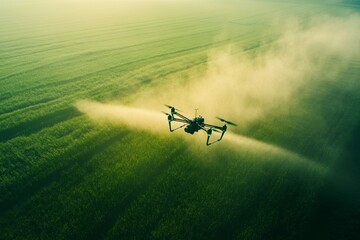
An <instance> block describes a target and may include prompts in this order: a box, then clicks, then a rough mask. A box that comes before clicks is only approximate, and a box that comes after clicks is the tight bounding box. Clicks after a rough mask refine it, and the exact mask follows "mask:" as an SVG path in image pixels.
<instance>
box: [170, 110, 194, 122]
mask: <svg viewBox="0 0 360 240" xmlns="http://www.w3.org/2000/svg"><path fill="white" fill-rule="evenodd" d="M173 114H174V115H177V116H178V117H180V118H182V119H183V120H185V121H190V119H188V118H187V117H185V116H184V115H182V114H180V113H178V112H174V113H173Z"/></svg>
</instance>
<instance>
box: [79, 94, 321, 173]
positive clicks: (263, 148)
mask: <svg viewBox="0 0 360 240" xmlns="http://www.w3.org/2000/svg"><path fill="white" fill-rule="evenodd" d="M75 106H76V108H77V109H78V110H79V111H80V112H82V113H84V114H86V115H87V116H88V117H89V118H90V119H92V120H93V121H95V122H98V123H108V124H114V125H120V126H126V127H129V128H131V129H140V130H145V131H148V132H151V133H155V134H166V133H168V132H169V130H168V125H167V119H166V116H165V115H164V114H162V113H161V112H156V111H152V110H148V109H142V108H136V107H130V106H124V105H118V104H106V103H100V102H95V101H88V100H80V101H78V102H76V103H75ZM180 132H181V133H182V131H181V130H180ZM198 134H202V132H199V133H198ZM177 136H182V137H184V138H190V139H187V140H189V141H191V140H193V141H191V142H192V143H196V144H200V146H199V147H204V148H205V147H206V146H205V137H206V135H205V134H204V139H203V141H198V140H197V139H195V140H194V136H190V135H188V134H185V133H183V134H178V135H177ZM223 141H224V142H226V144H228V145H229V144H230V146H234V148H233V149H234V151H236V149H237V148H238V147H240V149H246V151H250V152H257V153H260V154H270V155H274V156H279V157H281V159H287V160H289V161H296V162H299V163H306V164H310V165H313V167H320V166H318V165H317V164H316V163H315V162H313V161H311V160H308V159H306V158H304V157H302V156H300V155H299V154H296V153H294V152H291V151H288V150H286V149H283V148H281V147H278V146H275V145H272V144H269V143H265V142H261V141H259V140H256V139H251V138H248V137H245V136H241V135H238V134H235V133H232V132H230V131H227V132H226V134H225V136H224V139H223ZM219 144H221V143H219ZM224 144H225V143H224Z"/></svg>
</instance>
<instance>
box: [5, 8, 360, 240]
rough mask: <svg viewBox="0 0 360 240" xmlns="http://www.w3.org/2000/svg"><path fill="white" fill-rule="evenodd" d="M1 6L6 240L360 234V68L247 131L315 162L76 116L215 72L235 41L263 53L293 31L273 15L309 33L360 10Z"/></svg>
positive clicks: (355, 64) (322, 83) (252, 51)
mask: <svg viewBox="0 0 360 240" xmlns="http://www.w3.org/2000/svg"><path fill="white" fill-rule="evenodd" d="M35 3H36V4H35ZM2 4H3V6H2V7H1V8H0V9H1V10H0V12H1V13H2V14H0V16H1V21H0V30H1V33H2V34H1V35H0V49H1V54H0V82H1V83H0V85H1V87H0V229H1V230H0V238H1V239H38V238H43V239H48V238H55V239H69V238H73V239H79V238H80V239H89V238H93V239H99V238H107V239H118V238H120V239H149V238H150V239H225V238H227V239H305V238H308V239H332V238H333V239H351V237H354V239H355V238H356V237H357V236H358V234H359V232H358V230H357V229H359V228H358V227H359V223H358V221H359V214H360V207H359V206H360V205H359V203H358V201H357V199H358V197H359V196H358V190H359V186H360V184H359V175H358V174H359V171H358V170H359V163H358V161H357V159H358V157H359V151H358V149H359V148H358V145H359V144H358V143H359V139H358V138H359V134H358V133H359V124H358V123H359V119H360V113H359V111H358V106H359V104H360V98H359V96H360V95H359V94H358V93H359V90H360V85H359V83H358V81H357V80H358V79H357V78H358V77H357V76H358V75H359V71H360V70H359V69H360V67H359V63H360V61H359V58H357V59H356V60H355V61H353V62H352V63H351V65H350V66H348V67H346V68H345V70H344V71H343V72H341V74H340V75H339V79H338V81H335V82H329V81H318V82H316V84H313V85H312V87H311V88H309V89H302V92H301V93H300V94H297V95H296V98H294V99H292V100H291V101H290V102H288V103H287V104H286V105H284V106H283V107H282V108H279V109H277V110H276V111H274V112H272V113H270V114H269V115H268V116H267V117H266V118H262V119H259V120H257V121H254V122H253V123H252V124H251V126H249V128H247V129H246V131H245V132H242V134H245V135H246V136H248V137H251V138H254V139H257V140H261V141H265V142H267V143H270V144H274V145H276V146H279V147H281V148H284V149H287V150H289V151H292V152H294V153H296V154H298V155H299V156H301V157H302V158H305V159H307V160H305V161H304V162H301V161H292V160H291V159H290V157H289V156H286V155H281V154H267V153H265V152H262V151H256V150H252V149H246V148H245V147H241V146H238V147H234V146H233V145H232V144H231V143H228V142H227V143H228V144H227V143H226V142H222V143H221V144H219V145H214V146H212V147H211V148H205V146H204V147H203V146H202V145H201V147H199V145H197V144H189V141H185V140H184V138H181V137H179V136H178V135H175V136H174V135H170V134H167V135H156V134H151V133H148V132H143V131H140V130H138V131H137V130H131V129H126V128H125V127H124V126H114V125H106V124H96V123H94V122H92V121H90V120H89V119H88V118H87V117H86V116H84V115H82V114H80V113H79V112H78V111H77V110H76V108H75V107H74V103H75V102H76V101H77V100H79V99H92V100H99V101H103V102H106V101H113V100H118V99H120V100H121V101H122V102H130V101H131V100H132V99H133V96H134V95H135V94H136V93H138V92H139V91H142V90H144V89H147V88H156V87H157V86H161V85H163V84H168V83H169V82H170V81H181V80H184V79H186V78H187V77H188V76H189V74H190V73H191V72H192V71H194V72H199V71H200V72H202V71H205V69H206V64H207V62H208V53H209V51H211V50H213V49H217V48H222V47H225V46H227V45H229V44H233V45H235V46H237V47H239V48H241V49H245V50H246V51H248V52H249V54H256V53H257V52H261V51H262V49H266V48H267V46H268V44H269V43H271V42H272V41H274V39H277V38H278V37H279V35H280V34H281V27H282V21H279V22H277V21H274V19H290V18H294V17H295V18H297V19H299V20H300V22H302V23H306V22H307V20H308V19H309V18H310V17H313V16H317V15H320V14H327V15H335V16H345V15H346V14H348V13H349V12H354V11H355V12H356V11H358V8H355V7H353V6H352V5H342V4H339V5H337V4H330V5H325V4H323V3H321V4H320V3H318V4H310V3H307V4H305V3H301V4H297V3H296V2H295V1H292V2H276V1H271V2H262V1H255V2H246V3H245V4H244V5H243V6H239V5H237V4H233V3H228V5H226V4H224V5H221V7H219V6H218V5H211V4H209V5H207V6H206V7H204V6H203V5H201V4H198V3H193V4H189V3H184V4H175V5H172V4H162V5H159V4H158V5H156V4H155V3H154V4H153V5H152V4H151V3H147V4H148V5H149V6H151V7H150V8H148V9H149V10H143V11H138V12H137V11H136V10H138V9H139V8H138V6H137V5H136V4H135V5H134V6H126V7H125V9H122V7H121V6H120V7H119V6H118V5H117V7H109V6H107V7H106V6H98V8H97V7H96V6H92V5H89V6H85V9H83V8H84V6H83V5H77V4H74V5H71V4H70V3H64V5H57V3H56V1H55V3H46V4H45V3H43V4H45V6H43V8H42V7H39V5H37V4H38V2H37V1H35V2H34V4H31V3H27V4H26V5H24V4H25V3H12V2H10V1H5V2H4V3H2ZM53 4H55V5H53ZM67 4H70V7H68V8H66V7H64V6H68V5H67ZM59 6H63V7H59ZM46 9H47V10H46ZM80 9H83V10H80ZM144 9H145V8H144ZM30 10H31V12H32V14H31V16H30V17H29V12H30ZM190 10H191V11H190ZM65 16H67V17H65ZM272 22H274V23H272ZM271 24H275V25H271ZM269 26H272V27H271V28H269ZM234 54H236V53H234ZM358 57H359V56H358ZM330 65H331V64H330V63H329V66H330ZM174 79H175V80H174ZM135 96H137V95H135ZM159 107H160V106H159ZM289 109H296V111H289ZM159 124H162V123H159ZM163 124H164V125H165V127H166V121H165V120H164V123H163ZM188 137H189V138H190V136H188ZM225 137H226V136H225ZM307 161H310V162H312V163H315V165H312V164H307ZM315 166H321V167H315Z"/></svg>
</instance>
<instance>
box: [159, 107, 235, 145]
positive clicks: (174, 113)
mask: <svg viewBox="0 0 360 240" xmlns="http://www.w3.org/2000/svg"><path fill="white" fill-rule="evenodd" d="M165 106H166V107H168V108H169V109H170V113H166V112H163V113H164V114H165V115H167V119H168V123H169V129H170V132H173V131H175V130H178V129H180V128H183V127H185V128H184V131H185V132H187V133H189V134H191V135H192V134H194V133H195V132H197V131H199V130H204V131H205V132H206V133H207V136H208V137H207V140H206V145H207V146H209V145H211V144H214V143H216V142H219V141H221V139H222V138H223V136H224V134H225V132H226V130H227V125H226V124H229V125H232V126H237V125H236V124H235V123H233V122H230V121H227V120H225V119H223V118H219V117H217V119H219V120H220V121H221V122H224V123H225V124H224V126H222V127H221V126H215V125H211V124H206V123H205V122H204V118H203V117H202V116H200V115H199V116H197V110H198V109H195V118H193V119H192V120H191V119H189V118H187V117H185V116H183V115H182V114H180V113H178V111H179V110H178V109H176V108H175V107H172V106H169V105H166V104H165ZM171 122H179V123H183V125H181V126H179V127H177V128H171ZM213 132H217V133H221V136H220V138H219V139H217V140H214V141H212V142H209V140H210V137H211V135H212V133H213Z"/></svg>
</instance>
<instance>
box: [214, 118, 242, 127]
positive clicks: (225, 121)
mask: <svg viewBox="0 0 360 240" xmlns="http://www.w3.org/2000/svg"><path fill="white" fill-rule="evenodd" d="M216 118H217V119H219V120H220V121H222V122H224V123H227V124H229V125H233V126H237V124H236V123H233V122H230V121H227V120H225V119H223V118H219V117H216Z"/></svg>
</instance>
